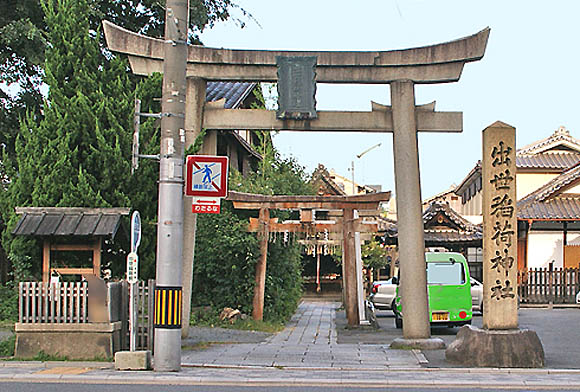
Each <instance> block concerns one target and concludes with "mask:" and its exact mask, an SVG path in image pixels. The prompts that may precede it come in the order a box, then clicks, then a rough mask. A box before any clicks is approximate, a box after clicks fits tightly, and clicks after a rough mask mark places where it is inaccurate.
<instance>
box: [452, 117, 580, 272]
mask: <svg viewBox="0 0 580 392" xmlns="http://www.w3.org/2000/svg"><path fill="white" fill-rule="evenodd" d="M516 167H517V170H516V173H515V179H516V190H517V211H518V230H517V231H518V269H520V270H527V269H529V268H545V267H548V266H549V265H550V264H551V265H552V266H553V267H574V268H576V267H578V265H579V263H580V246H579V245H580V139H576V138H574V137H572V136H571V135H570V131H568V130H567V129H566V128H565V127H563V126H562V127H559V128H558V129H557V130H556V131H555V132H554V133H553V134H552V135H550V136H548V137H546V138H544V139H542V140H539V141H537V142H534V143H531V144H529V145H527V146H524V147H522V148H520V149H518V150H517V151H516ZM481 180H482V174H481V163H480V162H478V163H477V164H476V165H475V167H474V168H473V169H472V170H471V171H470V172H469V174H468V175H467V176H466V177H465V179H464V180H463V181H462V182H461V184H460V185H459V186H458V187H457V189H456V191H455V192H456V193H457V195H459V196H461V199H462V206H461V209H460V210H459V212H460V213H461V214H463V215H475V214H478V215H481V213H482V192H481V191H482V183H481Z"/></svg>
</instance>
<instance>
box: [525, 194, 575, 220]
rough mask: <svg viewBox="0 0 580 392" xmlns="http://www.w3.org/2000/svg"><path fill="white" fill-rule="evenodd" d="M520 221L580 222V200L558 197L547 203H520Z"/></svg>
mask: <svg viewBox="0 0 580 392" xmlns="http://www.w3.org/2000/svg"><path fill="white" fill-rule="evenodd" d="M518 219H542V220H544V219H553V220H580V198H578V197H566V196H562V197H560V196H557V197H554V198H553V199H550V200H547V201H545V202H541V201H532V202H528V203H525V204H522V205H520V203H518Z"/></svg>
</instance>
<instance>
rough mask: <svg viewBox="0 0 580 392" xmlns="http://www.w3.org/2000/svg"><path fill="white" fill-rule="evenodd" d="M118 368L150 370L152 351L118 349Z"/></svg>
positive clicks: (116, 367)
mask: <svg viewBox="0 0 580 392" xmlns="http://www.w3.org/2000/svg"><path fill="white" fill-rule="evenodd" d="M115 369H117V370H150V369H151V351H118V352H116V353H115Z"/></svg>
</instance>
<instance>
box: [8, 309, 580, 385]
mask: <svg viewBox="0 0 580 392" xmlns="http://www.w3.org/2000/svg"><path fill="white" fill-rule="evenodd" d="M338 306H339V304H338V303H335V302H315V303H314V302H303V303H301V305H300V306H299V309H298V311H297V312H296V314H295V315H294V317H293V318H292V319H291V321H290V322H289V324H288V326H287V327H286V329H284V330H283V331H282V332H280V333H278V334H276V335H273V336H271V337H269V338H267V339H266V340H265V341H263V342H261V343H243V344H216V345H212V346H210V347H209V348H208V349H205V350H195V351H185V350H184V351H183V353H182V358H183V360H182V369H181V371H180V372H176V373H162V372H153V371H141V372H127V371H124V372H120V371H115V370H114V369H113V365H112V364H111V363H102V362H101V363H99V362H12V361H5V362H0V382H10V381H12V382H22V381H31V382H46V383H49V382H67V383H74V382H77V383H110V384H127V383H131V384H150V383H155V384H175V385H207V384H213V385H215V384H219V385H240V384H251V385H270V386H276V385H285V386H288V385H296V386H299V385H300V386H309V385H316V386H322V385H341V386H360V387H362V386H373V387H380V386H384V387H393V386H401V387H411V386H417V387H419V386H433V387H446V386H447V387H454V386H455V387H459V386H461V387H465V388H467V387H486V388H491V389H493V388H522V389H529V388H532V387H533V388H550V389H559V388H565V389H579V390H580V371H579V370H562V369H489V368H428V367H426V366H427V365H428V364H427V360H426V358H425V356H424V355H423V354H422V353H421V352H420V351H417V350H409V351H405V350H391V349H390V348H389V347H388V343H390V342H387V343H386V344H338V343H337V330H336V324H335V319H336V315H335V314H336V309H337V308H338Z"/></svg>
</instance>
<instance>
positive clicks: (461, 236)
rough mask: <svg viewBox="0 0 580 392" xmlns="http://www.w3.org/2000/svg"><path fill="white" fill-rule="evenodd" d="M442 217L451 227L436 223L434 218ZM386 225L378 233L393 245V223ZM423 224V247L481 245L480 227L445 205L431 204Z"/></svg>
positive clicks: (381, 226)
mask: <svg viewBox="0 0 580 392" xmlns="http://www.w3.org/2000/svg"><path fill="white" fill-rule="evenodd" d="M441 215H442V216H444V217H445V218H447V219H446V220H447V221H448V222H451V224H452V226H453V227H444V224H445V220H443V221H442V222H438V221H437V220H436V219H435V218H436V217H438V216H441ZM389 223H390V224H388V225H380V224H379V231H381V232H384V233H385V234H384V237H383V238H384V240H385V242H387V243H394V242H396V240H397V237H398V232H397V227H396V223H395V222H389ZM423 224H424V225H425V232H424V238H425V245H426V246H434V245H438V244H439V245H441V244H445V243H460V242H463V243H464V242H469V243H472V244H473V245H474V246H475V245H481V241H482V238H483V230H482V227H481V225H474V224H473V223H471V222H469V221H468V220H466V219H464V218H463V217H462V216H461V215H459V214H458V213H457V212H455V211H454V210H453V209H452V208H451V207H449V205H448V204H447V203H441V202H433V203H431V205H430V206H429V208H428V209H427V210H426V211H425V212H424V213H423Z"/></svg>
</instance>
